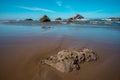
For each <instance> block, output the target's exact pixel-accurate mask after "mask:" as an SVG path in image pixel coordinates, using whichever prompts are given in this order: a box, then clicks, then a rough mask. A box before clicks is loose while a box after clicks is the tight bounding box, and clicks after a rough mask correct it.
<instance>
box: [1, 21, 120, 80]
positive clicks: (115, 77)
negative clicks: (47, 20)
mask: <svg viewBox="0 0 120 80" xmlns="http://www.w3.org/2000/svg"><path fill="white" fill-rule="evenodd" d="M119 36H120V28H119V26H116V25H115V26H106V25H105V26H103V25H99V26H96V25H79V24H78V25H77V24H66V25H62V24H59V25H52V26H51V28H47V29H43V28H42V26H40V25H39V26H38V25H37V26H28V25H27V26H26V25H24V26H23V25H19V26H17V25H9V24H3V23H0V65H1V66H0V71H1V72H0V78H1V79H0V80H88V79H89V80H119V79H120V76H119V75H120V73H119V72H120V69H119V67H120V63H119V60H120V54H119V53H120V42H119V41H120V37H119ZM83 47H88V48H91V49H93V50H94V51H95V52H96V53H97V54H98V56H99V58H98V60H97V61H96V62H90V63H83V64H80V70H79V71H73V72H70V73H61V72H59V71H57V70H55V69H54V68H52V67H50V66H48V65H41V64H40V60H41V59H43V58H45V57H46V56H49V55H52V54H56V53H57V52H58V51H60V50H62V49H73V48H77V49H79V48H83Z"/></svg>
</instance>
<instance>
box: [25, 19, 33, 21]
mask: <svg viewBox="0 0 120 80" xmlns="http://www.w3.org/2000/svg"><path fill="white" fill-rule="evenodd" d="M24 21H33V19H31V18H28V19H25V20H24Z"/></svg>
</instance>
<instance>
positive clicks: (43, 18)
mask: <svg viewBox="0 0 120 80" xmlns="http://www.w3.org/2000/svg"><path fill="white" fill-rule="evenodd" d="M39 21H40V22H50V21H51V20H50V18H49V17H48V16H47V15H44V16H43V17H42V18H40V20H39Z"/></svg>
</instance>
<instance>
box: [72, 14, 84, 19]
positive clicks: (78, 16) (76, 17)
mask: <svg viewBox="0 0 120 80" xmlns="http://www.w3.org/2000/svg"><path fill="white" fill-rule="evenodd" d="M83 18H84V17H83V16H81V15H80V14H76V15H75V16H74V17H73V19H83Z"/></svg>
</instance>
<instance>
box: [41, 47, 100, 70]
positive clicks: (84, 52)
mask: <svg viewBox="0 0 120 80" xmlns="http://www.w3.org/2000/svg"><path fill="white" fill-rule="evenodd" d="M97 58H98V56H97V54H96V53H95V52H94V51H93V50H92V49H89V48H83V49H78V50H77V49H72V50H69V49H68V50H61V51H59V52H58V53H57V54H55V55H53V56H50V57H47V58H46V59H43V60H41V63H42V64H47V65H50V66H51V67H53V68H55V69H57V70H58V71H60V72H71V71H73V70H79V69H80V64H81V63H84V62H91V61H96V60H97Z"/></svg>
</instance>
